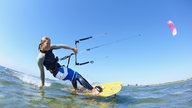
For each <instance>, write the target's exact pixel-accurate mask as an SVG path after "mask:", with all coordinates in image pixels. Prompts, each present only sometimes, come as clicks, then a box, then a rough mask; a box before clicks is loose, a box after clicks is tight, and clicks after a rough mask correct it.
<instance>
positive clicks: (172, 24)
mask: <svg viewBox="0 0 192 108" xmlns="http://www.w3.org/2000/svg"><path fill="white" fill-rule="evenodd" d="M167 24H168V25H169V28H170V29H171V32H172V35H173V36H176V35H177V29H176V27H175V25H174V23H173V22H172V21H171V20H169V21H168V22H167Z"/></svg>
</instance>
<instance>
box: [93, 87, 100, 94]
mask: <svg viewBox="0 0 192 108" xmlns="http://www.w3.org/2000/svg"><path fill="white" fill-rule="evenodd" d="M91 93H92V95H97V94H99V91H97V90H96V89H95V88H94V89H93V90H92V91H91Z"/></svg>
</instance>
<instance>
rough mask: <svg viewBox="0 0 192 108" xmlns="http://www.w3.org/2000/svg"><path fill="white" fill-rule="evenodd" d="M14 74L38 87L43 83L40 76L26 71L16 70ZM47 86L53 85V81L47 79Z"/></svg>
mask: <svg viewBox="0 0 192 108" xmlns="http://www.w3.org/2000/svg"><path fill="white" fill-rule="evenodd" d="M14 76H15V77H17V78H19V79H20V80H21V81H23V82H24V83H28V84H32V85H35V86H38V87H39V86H40V85H41V79H40V78H38V77H35V76H32V75H27V74H24V73H18V72H15V74H14ZM45 86H47V87H49V86H51V83H50V82H48V81H45Z"/></svg>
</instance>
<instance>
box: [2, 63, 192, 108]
mask: <svg viewBox="0 0 192 108" xmlns="http://www.w3.org/2000/svg"><path fill="white" fill-rule="evenodd" d="M39 84H40V78H38V77H35V76H31V75H27V74H24V73H21V72H17V71H15V70H11V69H8V68H5V67H1V66H0V107H1V108H192V80H186V81H183V82H175V83H170V84H163V85H156V86H124V87H123V88H122V90H121V91H120V92H119V93H118V94H117V95H116V96H110V97H107V98H101V97H89V96H82V95H77V94H75V93H72V92H69V89H70V88H72V86H71V85H70V84H68V83H66V82H63V81H57V80H50V79H46V83H45V87H44V89H43V90H40V89H39V88H38V85H39Z"/></svg>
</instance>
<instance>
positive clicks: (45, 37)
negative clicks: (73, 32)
mask: <svg viewBox="0 0 192 108" xmlns="http://www.w3.org/2000/svg"><path fill="white" fill-rule="evenodd" d="M45 39H46V40H50V38H49V37H47V36H44V37H42V38H41V41H40V42H39V46H38V50H40V49H41V45H42V44H43V43H44V42H45Z"/></svg>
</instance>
